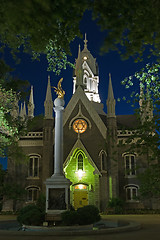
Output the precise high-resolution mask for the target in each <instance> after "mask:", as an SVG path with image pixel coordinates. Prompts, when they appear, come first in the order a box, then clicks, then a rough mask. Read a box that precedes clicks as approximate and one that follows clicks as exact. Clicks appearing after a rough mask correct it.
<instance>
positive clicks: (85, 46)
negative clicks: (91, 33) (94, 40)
mask: <svg viewBox="0 0 160 240" xmlns="http://www.w3.org/2000/svg"><path fill="white" fill-rule="evenodd" d="M87 42H88V40H87V34H86V33H85V38H84V48H87Z"/></svg>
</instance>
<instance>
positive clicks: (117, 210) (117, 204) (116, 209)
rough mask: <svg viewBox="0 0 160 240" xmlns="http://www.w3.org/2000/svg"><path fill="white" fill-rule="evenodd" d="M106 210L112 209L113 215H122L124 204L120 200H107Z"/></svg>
mask: <svg viewBox="0 0 160 240" xmlns="http://www.w3.org/2000/svg"><path fill="white" fill-rule="evenodd" d="M107 208H112V209H113V213H114V214H121V213H123V208H124V202H123V200H122V199H120V198H112V199H110V200H109V202H108V205H107Z"/></svg>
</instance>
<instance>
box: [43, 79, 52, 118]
mask: <svg viewBox="0 0 160 240" xmlns="http://www.w3.org/2000/svg"><path fill="white" fill-rule="evenodd" d="M44 108H45V118H46V119H53V101H52V94H51V84H50V76H48V85H47V92H46V99H45V102H44Z"/></svg>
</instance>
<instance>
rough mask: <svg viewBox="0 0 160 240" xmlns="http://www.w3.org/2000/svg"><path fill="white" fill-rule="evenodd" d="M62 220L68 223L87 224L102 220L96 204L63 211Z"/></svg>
mask: <svg viewBox="0 0 160 240" xmlns="http://www.w3.org/2000/svg"><path fill="white" fill-rule="evenodd" d="M61 216H62V221H63V223H64V224H66V225H75V224H79V225H87V224H91V223H94V222H97V221H99V220H100V215H99V210H98V208H97V207H96V206H93V205H88V206H84V207H82V208H78V209H77V211H74V210H70V211H65V212H63V213H62V215H61Z"/></svg>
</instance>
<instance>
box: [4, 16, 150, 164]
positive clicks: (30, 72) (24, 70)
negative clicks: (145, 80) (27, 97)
mask: <svg viewBox="0 0 160 240" xmlns="http://www.w3.org/2000/svg"><path fill="white" fill-rule="evenodd" d="M80 29H81V32H82V34H83V36H84V34H85V33H86V34H87V40H88V50H89V51H90V52H91V54H92V55H93V57H95V58H96V59H97V63H98V66H99V77H100V82H99V94H100V98H101V101H102V103H103V104H104V111H105V112H106V111H107V109H106V99H107V94H108V81H109V73H111V76H112V84H113V91H114V95H115V99H117V98H122V97H123V96H126V97H129V95H130V92H129V90H125V88H124V86H122V85H121V81H122V80H123V79H124V78H125V77H127V76H130V75H132V74H134V73H135V72H136V71H139V70H140V69H141V68H142V67H143V66H144V65H145V63H147V60H146V61H144V62H143V63H134V61H133V59H132V58H130V59H129V60H126V61H122V60H121V58H120V55H119V54H118V53H117V52H112V51H111V52H109V53H107V54H104V55H100V47H101V46H102V43H103V40H104V36H105V33H103V32H101V31H100V28H99V27H98V26H97V25H96V22H95V21H92V20H91V12H86V13H85V15H84V17H83V19H82V21H81V23H80ZM79 44H80V45H81V50H82V49H83V45H84V42H83V39H79V38H76V39H75V40H74V41H73V42H72V43H71V52H72V56H69V60H70V62H72V63H74V62H75V58H77V55H78V45H79ZM19 56H20V58H21V62H20V64H19V65H15V63H14V60H13V59H12V57H11V55H10V54H9V53H8V52H7V53H6V55H5V60H6V62H7V63H8V64H9V65H11V67H13V68H14V69H15V71H14V72H13V73H12V74H13V75H15V76H17V77H19V78H20V79H22V80H28V81H29V82H30V84H31V85H33V88H34V102H35V115H39V114H42V113H44V100H45V95H46V88H47V81H48V80H47V79H48V75H50V77H51V85H52V86H57V83H58V81H59V79H60V78H61V77H63V78H64V81H63V83H62V87H63V89H64V90H65V92H66V95H65V103H66V104H67V103H68V102H69V100H70V98H71V97H72V91H73V84H72V83H73V79H72V75H73V69H71V68H70V67H68V69H67V70H64V71H62V73H61V74H60V75H59V76H56V75H55V74H54V73H53V72H47V60H46V59H45V56H41V58H40V61H32V60H31V56H29V55H27V54H22V53H21V54H19ZM52 96H53V100H54V99H55V98H56V94H55V93H54V91H53V94H52ZM116 113H117V115H121V114H132V113H133V109H132V107H131V106H130V105H129V104H127V103H125V102H124V101H121V102H116ZM0 162H1V159H0ZM3 163H4V161H3ZM5 167H6V164H5Z"/></svg>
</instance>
